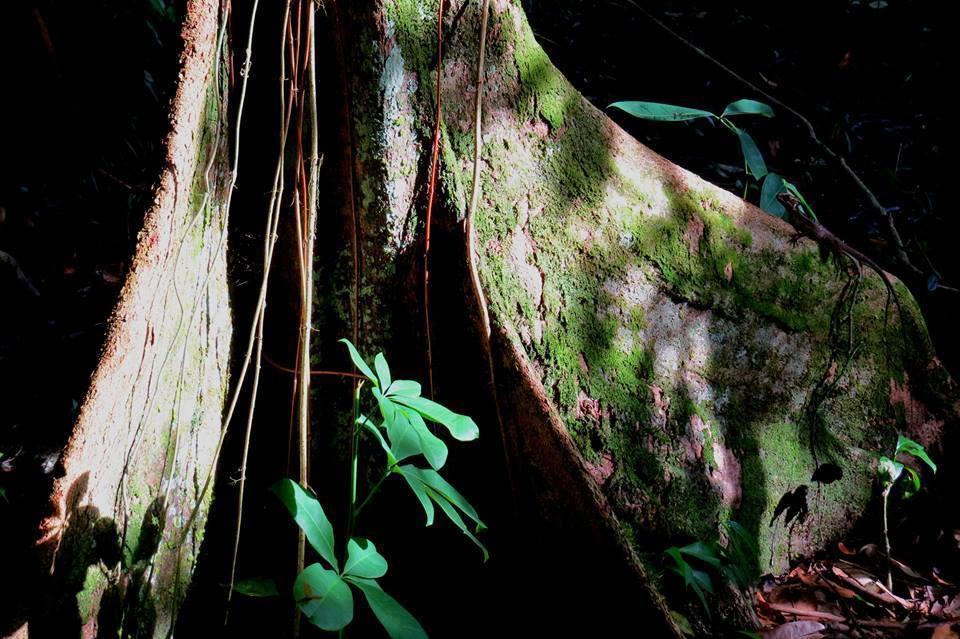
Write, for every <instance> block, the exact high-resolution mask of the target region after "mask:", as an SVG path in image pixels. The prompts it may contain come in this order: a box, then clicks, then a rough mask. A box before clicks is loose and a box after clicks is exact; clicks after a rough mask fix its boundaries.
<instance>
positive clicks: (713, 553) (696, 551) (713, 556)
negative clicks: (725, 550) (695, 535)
mask: <svg viewBox="0 0 960 639" xmlns="http://www.w3.org/2000/svg"><path fill="white" fill-rule="evenodd" d="M680 552H681V553H683V554H684V555H690V556H691V557H696V558H697V559H700V560H701V561H705V562H706V563H708V564H710V565H711V566H714V567H716V568H719V567H720V552H719V551H718V550H717V545H716V544H714V543H710V542H705V541H695V542H693V543H692V544H689V545H687V546H684V547H683V548H680Z"/></svg>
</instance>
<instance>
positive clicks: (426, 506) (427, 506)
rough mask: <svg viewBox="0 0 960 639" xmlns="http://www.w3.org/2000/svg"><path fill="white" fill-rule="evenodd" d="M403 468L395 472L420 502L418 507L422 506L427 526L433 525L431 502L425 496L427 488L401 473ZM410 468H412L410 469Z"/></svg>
mask: <svg viewBox="0 0 960 639" xmlns="http://www.w3.org/2000/svg"><path fill="white" fill-rule="evenodd" d="M404 468H405V467H404V466H401V467H399V468H397V470H396V472H398V473H400V474H401V475H402V476H403V478H404V480H406V482H407V485H408V486H410V490H412V491H413V494H414V495H416V497H417V499H419V500H420V505H421V506H423V512H424V513H425V514H426V515H427V523H426V525H427V526H432V525H433V515H434V508H433V502H432V501H431V500H430V496H429V495H427V488H426V486H424V485H423V482H422V481H420V480H419V479H418V478H416V477H413V476H412V475H409V474H407V473H405V472H404V471H403V469H404ZM411 468H412V467H411Z"/></svg>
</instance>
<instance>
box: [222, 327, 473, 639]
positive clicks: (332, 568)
mask: <svg viewBox="0 0 960 639" xmlns="http://www.w3.org/2000/svg"><path fill="white" fill-rule="evenodd" d="M340 341H341V342H343V343H344V344H345V345H346V347H347V349H348V350H349V352H350V358H351V360H352V361H353V363H354V365H355V366H356V367H357V369H358V370H359V371H360V373H362V374H363V376H364V377H365V378H366V380H369V382H370V386H371V388H370V393H371V396H372V398H373V400H374V401H375V403H376V405H377V408H378V411H379V413H380V418H381V419H380V420H379V422H378V421H377V420H374V419H372V418H370V417H367V416H365V415H363V414H362V413H361V412H360V399H361V395H360V390H361V387H362V386H363V383H364V382H361V383H360V384H358V385H357V388H356V392H355V394H354V398H353V399H354V402H353V411H354V415H353V432H352V435H353V440H352V442H351V451H352V457H351V460H350V462H351V465H350V509H349V514H348V521H347V522H346V539H347V542H346V548H345V557H344V551H343V549H341V552H340V556H339V557H338V553H337V552H336V549H337V545H336V543H335V541H334V533H333V525H332V524H331V523H330V520H329V519H328V518H327V516H326V514H325V513H324V510H323V507H322V506H321V504H320V502H319V500H318V499H317V498H316V497H315V496H314V495H312V494H310V493H309V492H307V490H306V489H304V488H303V487H302V486H300V485H299V484H298V483H296V482H294V481H292V480H290V479H283V480H281V481H280V482H278V483H277V484H275V485H274V486H273V488H272V489H271V490H272V492H273V493H274V494H275V495H276V496H277V497H278V498H279V499H280V501H282V502H283V504H284V505H285V506H286V507H287V509H288V510H289V511H290V514H291V515H292V516H293V518H294V521H296V523H297V525H298V526H299V527H300V528H301V529H302V530H303V532H304V534H305V536H306V539H307V541H308V542H309V543H310V545H311V546H312V547H313V549H314V550H316V552H317V554H319V555H320V559H322V560H323V561H322V562H318V563H314V564H311V565H309V566H307V567H306V568H305V569H304V570H303V571H302V572H301V573H300V574H299V575H298V576H297V578H296V581H295V582H294V584H293V597H294V600H295V601H296V603H297V606H298V607H299V609H300V610H301V611H302V612H303V614H305V615H306V616H307V618H308V619H309V620H310V622H311V623H312V624H313V625H315V626H317V627H318V628H321V629H323V630H328V631H340V630H343V629H344V628H345V627H346V626H347V625H348V624H349V623H350V622H351V621H352V620H353V614H354V605H353V592H352V591H353V589H356V590H358V591H359V592H360V593H362V594H363V595H364V597H365V598H366V600H367V604H368V605H369V606H370V609H371V610H372V611H373V614H374V616H375V617H376V618H377V619H378V620H379V621H380V623H381V624H382V625H383V627H384V629H385V630H386V631H387V634H388V635H389V636H390V637H392V638H393V639H422V638H425V637H426V636H427V635H426V633H425V632H424V630H423V627H422V626H421V625H420V623H419V622H418V621H417V620H416V619H415V618H414V617H413V616H412V615H411V614H410V613H409V612H407V610H406V609H405V608H404V607H403V606H401V605H400V604H399V603H398V602H397V601H396V600H395V599H394V598H393V597H391V596H390V595H388V594H387V593H385V592H384V591H383V589H382V588H381V587H380V584H379V583H377V579H379V578H381V577H383V576H384V575H385V574H386V573H387V560H386V559H385V558H384V557H383V555H381V554H380V553H379V552H378V551H377V548H376V546H374V544H373V542H372V541H370V540H368V539H364V538H362V537H355V536H354V535H353V533H354V526H355V523H356V519H357V517H358V516H359V515H360V513H361V512H362V511H363V509H364V508H365V507H366V506H367V504H369V503H370V500H371V499H372V498H373V497H374V495H376V494H377V492H378V491H379V489H380V487H381V485H382V484H383V482H384V481H385V480H387V479H388V478H390V477H393V476H400V477H402V478H403V479H404V480H405V481H406V483H407V485H408V486H409V487H410V490H411V491H412V492H413V494H414V496H415V497H416V498H417V500H418V501H419V502H420V505H421V506H422V507H423V510H424V513H425V514H426V519H427V525H428V526H429V525H431V524H432V523H433V518H434V512H435V505H436V506H439V507H440V510H442V511H443V513H444V514H445V515H446V516H447V517H448V518H449V519H450V521H452V522H453V523H454V525H456V526H457V528H459V529H460V530H461V531H463V533H464V534H465V535H466V536H467V537H468V538H469V539H470V540H471V541H472V542H473V543H474V544H476V545H477V546H478V547H479V548H480V550H481V551H482V553H483V558H484V560H486V559H487V557H488V554H487V550H486V548H485V547H484V546H483V544H482V543H481V542H480V540H479V539H477V537H476V536H475V534H474V532H479V531H480V530H482V529H483V528H485V525H484V523H483V522H482V521H481V520H480V517H479V515H477V511H476V510H474V508H473V506H471V505H470V503H469V502H468V501H467V500H466V499H464V498H463V496H462V495H461V494H460V493H459V492H458V491H457V490H456V489H455V488H454V487H453V486H451V485H450V484H449V483H448V482H447V481H446V480H445V479H444V478H443V477H441V476H440V473H439V472H437V471H439V470H440V469H441V468H442V467H443V466H444V464H445V463H446V461H447V445H446V444H445V443H444V442H443V440H441V439H440V438H439V437H437V436H436V435H434V434H433V432H432V431H431V430H430V428H429V427H428V426H427V424H426V422H427V421H430V422H434V423H437V424H440V425H442V426H444V427H445V428H446V430H447V431H448V432H449V434H450V436H452V437H453V438H454V439H457V440H459V441H472V440H474V439H476V438H477V437H478V435H479V430H478V428H477V425H476V424H475V423H474V421H473V420H472V419H470V418H469V417H467V416H465V415H459V414H457V413H454V412H453V411H451V410H449V409H447V408H445V407H444V406H441V405H440V404H437V403H436V402H433V401H431V400H429V399H426V398H425V397H423V396H421V388H420V384H419V383H417V382H414V381H410V380H404V379H392V377H391V375H390V367H389V366H388V365H387V360H386V358H385V357H384V356H383V354H382V353H380V354H378V355H377V356H376V358H375V359H374V369H375V370H376V372H375V373H374V370H373V369H371V368H370V366H368V365H367V363H366V362H365V361H364V360H363V358H362V357H361V356H360V354H359V353H358V352H357V349H356V348H355V347H354V345H353V344H352V343H350V342H349V341H348V340H340ZM364 431H365V432H367V433H368V434H369V435H370V436H371V437H372V439H373V440H374V441H375V442H376V443H377V444H378V445H379V447H380V448H381V449H382V450H383V452H384V455H385V467H384V471H383V475H382V476H381V477H380V479H379V480H378V481H377V482H376V483H375V484H374V485H373V486H372V487H371V488H370V490H369V491H368V492H367V495H366V497H365V498H364V499H363V501H362V502H360V503H359V504H358V503H357V502H358V500H357V476H358V460H359V458H360V455H359V453H358V449H359V443H360V434H361V432H364ZM416 456H422V457H423V458H424V459H425V460H426V462H427V465H428V466H429V467H428V468H421V467H418V466H415V465H413V464H401V462H403V461H404V460H406V459H409V458H412V457H416ZM465 519H467V520H470V521H471V522H472V525H471V526H468V524H467V523H466V522H465V521H464V520H465ZM471 527H472V528H473V529H474V531H473V532H472V531H471V530H470V528H471ZM341 560H342V561H341ZM234 590H235V591H236V592H238V593H241V594H245V595H249V596H258V597H263V596H277V595H278V594H279V592H280V591H279V589H278V588H277V586H276V583H275V582H273V581H272V580H270V579H251V580H246V581H242V582H239V583H237V584H236V586H235V587H234Z"/></svg>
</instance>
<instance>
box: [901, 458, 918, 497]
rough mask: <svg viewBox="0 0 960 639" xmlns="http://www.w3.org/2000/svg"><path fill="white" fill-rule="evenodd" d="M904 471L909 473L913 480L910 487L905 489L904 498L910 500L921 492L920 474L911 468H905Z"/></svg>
mask: <svg viewBox="0 0 960 639" xmlns="http://www.w3.org/2000/svg"><path fill="white" fill-rule="evenodd" d="M903 469H904V470H906V471H907V474H908V475H909V476H910V480H911V481H910V485H908V486H907V487H906V488H904V489H903V498H904V499H910V498H911V497H913V496H914V495H916V494H917V493H918V492H919V491H920V473H918V472H917V471H915V470H914V469H912V468H910V467H909V466H904V467H903Z"/></svg>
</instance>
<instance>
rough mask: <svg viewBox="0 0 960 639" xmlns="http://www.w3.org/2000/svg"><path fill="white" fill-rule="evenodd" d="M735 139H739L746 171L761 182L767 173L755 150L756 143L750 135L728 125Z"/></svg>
mask: <svg viewBox="0 0 960 639" xmlns="http://www.w3.org/2000/svg"><path fill="white" fill-rule="evenodd" d="M727 126H729V127H730V130H732V131H733V132H734V133H736V134H737V137H738V138H740V149H741V150H742V151H743V159H744V160H745V161H746V163H747V169H748V170H749V171H750V174H751V175H752V176H753V177H755V178H756V179H758V180H762V179H763V177H764V176H765V175H766V174H767V173H768V171H767V163H766V162H764V161H763V154H762V153H760V149H759V148H757V143H756V142H754V141H753V138H752V137H750V134H749V133H747V132H746V131H744V130H743V129H741V128H740V127H738V126H734V125H733V124H728V125H727Z"/></svg>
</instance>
